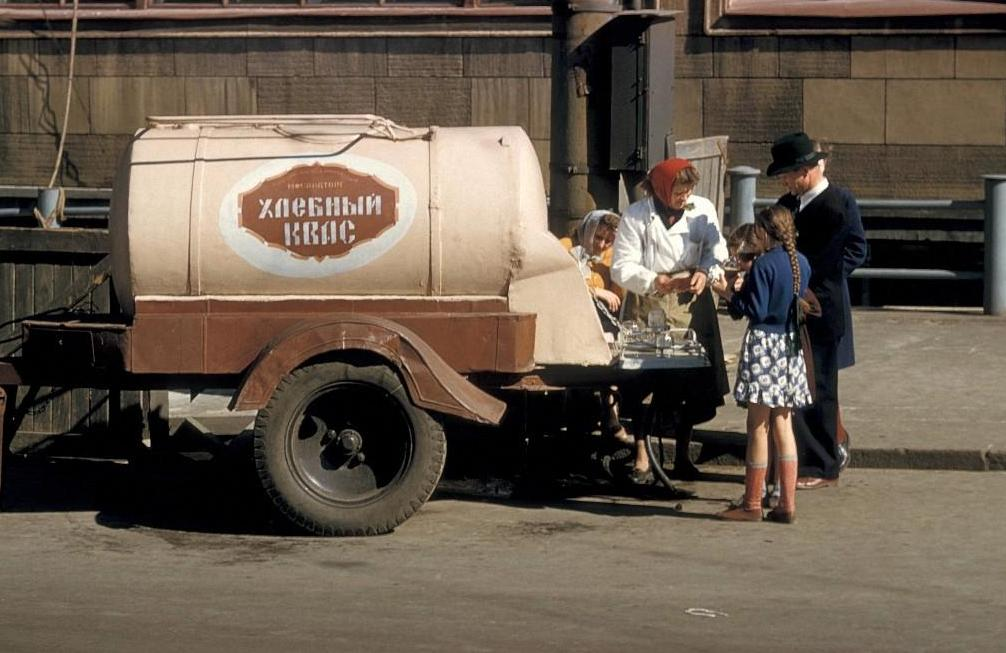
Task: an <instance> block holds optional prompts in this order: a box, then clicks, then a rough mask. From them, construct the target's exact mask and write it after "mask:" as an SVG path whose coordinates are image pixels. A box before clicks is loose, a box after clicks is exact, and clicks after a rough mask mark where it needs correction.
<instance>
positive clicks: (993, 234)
mask: <svg viewBox="0 0 1006 653" xmlns="http://www.w3.org/2000/svg"><path fill="white" fill-rule="evenodd" d="M727 174H728V175H729V179H730V211H729V213H728V215H727V216H725V219H724V226H725V227H736V226H737V225H740V224H744V223H745V222H753V221H754V212H755V209H756V208H761V207H765V206H771V205H772V204H774V203H775V199H765V198H758V197H757V196H756V194H757V180H758V175H760V174H761V171H760V170H758V169H757V168H752V167H749V166H738V167H735V168H730V169H729V170H727ZM983 179H984V190H985V199H984V200H981V201H958V200H941V199H933V200H908V199H860V200H857V202H858V204H859V208H860V210H870V209H908V210H936V211H946V212H948V213H950V212H962V211H969V212H973V211H982V212H983V227H984V229H983V232H984V239H983V242H984V244H985V260H984V266H983V270H982V271H981V272H975V271H962V270H948V269H940V268H873V267H867V268H860V269H858V270H856V271H855V272H853V273H852V277H853V278H858V279H909V280H951V281H974V280H981V281H982V282H983V285H984V293H983V309H984V312H985V313H986V314H987V315H1004V314H1006V175H984V176H983ZM726 218H729V219H726Z"/></svg>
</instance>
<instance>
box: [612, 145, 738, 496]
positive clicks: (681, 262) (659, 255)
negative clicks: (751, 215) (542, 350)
mask: <svg viewBox="0 0 1006 653" xmlns="http://www.w3.org/2000/svg"><path fill="white" fill-rule="evenodd" d="M698 181H699V172H698V170H697V169H696V168H695V166H693V165H692V164H691V162H690V161H688V160H687V159H677V158H675V159H668V160H666V161H663V162H661V163H659V164H657V165H656V166H654V168H653V169H652V170H650V172H649V174H648V175H647V179H646V182H645V186H644V188H645V190H646V191H648V197H645V198H644V199H641V200H639V201H638V202H635V203H634V204H632V205H631V206H629V208H628V209H626V211H625V214H624V215H623V216H622V221H621V224H620V226H619V229H618V235H617V237H616V238H615V245H614V250H615V251H614V256H613V260H612V266H611V278H612V280H613V281H614V282H615V283H617V284H618V285H619V286H621V287H623V288H625V290H626V291H628V292H627V293H626V297H625V301H624V302H623V304H622V319H623V320H641V321H642V322H643V323H646V322H647V317H648V315H649V314H650V311H651V310H653V309H656V308H660V309H662V310H663V311H664V314H665V315H666V318H667V326H670V327H676V328H682V327H688V328H691V329H693V330H694V331H695V334H696V336H697V338H698V340H699V342H700V343H701V344H702V345H703V346H704V347H705V349H706V353H707V354H708V356H709V362H710V366H709V367H708V368H704V369H699V370H694V371H691V372H689V373H687V374H686V373H682V374H680V375H676V377H675V378H676V380H677V381H678V382H676V383H675V384H674V387H673V388H661V389H660V390H661V394H660V396H661V398H662V400H664V401H673V402H675V403H678V404H679V405H678V406H677V407H676V409H675V413H676V415H677V420H676V425H675V431H676V433H675V444H676V446H675V463H674V470H673V472H672V476H673V477H676V478H680V479H686V480H687V479H694V478H696V477H697V476H698V469H697V468H696V467H695V466H694V464H692V462H691V459H690V458H689V456H688V447H689V444H690V442H691V438H692V428H693V427H694V426H695V425H696V424H699V423H701V422H705V421H708V420H710V419H712V418H713V417H715V416H716V408H717V407H719V406H722V405H723V396H724V395H726V394H727V393H728V392H729V391H730V385H729V381H728V380H727V373H726V365H725V364H724V362H723V344H722V342H721V341H720V331H719V322H718V320H717V317H716V303H715V300H714V299H713V295H712V292H711V291H710V289H709V281H710V280H711V279H716V278H719V277H721V276H722V275H723V268H722V265H723V262H724V261H725V260H726V258H727V256H728V253H727V244H726V240H725V239H724V238H723V234H722V232H721V231H720V224H719V220H718V218H717V216H716V208H715V207H714V206H713V203H712V202H710V201H709V200H708V199H706V198H704V197H699V196H697V195H693V194H692V191H693V190H694V188H695V185H696V184H697V183H698Z"/></svg>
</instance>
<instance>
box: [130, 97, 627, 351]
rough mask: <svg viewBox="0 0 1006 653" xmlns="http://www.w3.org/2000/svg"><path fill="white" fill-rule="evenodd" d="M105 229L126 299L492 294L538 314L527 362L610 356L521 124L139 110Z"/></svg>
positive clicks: (512, 306) (259, 299)
mask: <svg viewBox="0 0 1006 653" xmlns="http://www.w3.org/2000/svg"><path fill="white" fill-rule="evenodd" d="M111 238H112V256H113V277H114V282H115V289H116V294H117V296H118V299H119V302H120V305H121V306H122V307H123V309H124V310H125V311H126V312H127V313H130V314H131V313H132V311H133V310H134V307H135V300H136V299H137V298H143V299H145V300H157V299H162V298H163V299H171V300H179V299H186V298H192V299H200V298H205V297H223V298H227V299H247V300H248V301H256V302H263V301H266V302H267V301H276V300H278V299H289V298H291V297H311V298H324V297H340V298H345V297H375V296H382V297H402V298H412V297H416V298H429V297H441V298H444V300H445V301H448V300H450V299H452V298H472V297H506V298H507V299H508V305H509V307H510V310H512V311H515V312H528V313H535V314H536V315H537V318H536V331H535V360H536V362H537V363H539V364H607V363H608V362H610V360H611V355H610V352H609V348H608V346H607V344H606V343H605V341H604V338H603V334H602V331H601V328H600V323H599V322H598V320H597V316H596V314H595V312H594V309H593V305H592V303H591V301H590V298H589V295H588V293H587V291H586V288H585V286H584V283H583V280H582V279H581V278H580V275H579V272H578V270H577V267H576V265H575V263H574V262H573V260H572V259H571V258H570V257H569V255H568V254H567V253H566V252H565V250H564V249H563V248H562V246H561V245H560V244H559V243H558V241H557V240H556V239H555V238H554V237H553V236H552V235H551V234H550V233H549V232H548V229H547V216H546V205H545V191H544V187H543V184H542V179H541V171H540V168H539V165H538V160H537V157H536V155H535V152H534V148H533V147H532V145H531V142H530V140H529V139H528V137H527V135H526V134H525V133H524V132H523V130H521V129H520V128H519V127H471V128H436V127H431V128H423V129H408V128H404V127H401V126H398V125H395V124H394V123H392V122H390V121H387V120H385V119H383V118H379V117H376V116H224V117H172V118H154V119H151V122H150V126H149V127H148V128H147V129H144V130H141V131H139V132H138V133H137V134H136V136H135V138H134V139H133V140H132V142H131V144H130V146H129V148H128V149H127V151H126V153H125V155H124V157H123V159H122V161H121V163H120V167H119V171H118V175H117V178H116V181H115V184H114V193H113V198H112V217H111Z"/></svg>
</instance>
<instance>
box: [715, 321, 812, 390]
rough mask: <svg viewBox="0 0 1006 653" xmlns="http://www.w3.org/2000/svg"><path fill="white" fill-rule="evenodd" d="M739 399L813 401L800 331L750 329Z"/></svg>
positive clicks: (740, 372)
mask: <svg viewBox="0 0 1006 653" xmlns="http://www.w3.org/2000/svg"><path fill="white" fill-rule="evenodd" d="M734 399H736V400H737V403H738V404H740V405H742V406H746V405H747V404H749V403H750V404H761V405H763V406H770V407H772V408H802V407H803V406H807V405H809V404H810V403H811V401H812V400H811V396H810V386H809V385H808V384H807V364H806V363H805V362H804V360H803V353H802V352H801V351H800V343H799V340H798V339H797V336H796V334H792V333H768V332H765V331H762V330H761V329H748V330H747V331H746V332H745V333H744V341H743V343H742V344H741V357H740V362H739V363H738V365H737V383H736V385H734Z"/></svg>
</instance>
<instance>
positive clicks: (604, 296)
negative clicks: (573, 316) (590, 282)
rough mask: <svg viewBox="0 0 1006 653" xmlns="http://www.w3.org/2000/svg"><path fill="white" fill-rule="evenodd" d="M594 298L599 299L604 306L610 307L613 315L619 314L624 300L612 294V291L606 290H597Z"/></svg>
mask: <svg viewBox="0 0 1006 653" xmlns="http://www.w3.org/2000/svg"><path fill="white" fill-rule="evenodd" d="M594 297H597V298H598V299H600V300H601V301H602V302H604V305H605V306H607V307H608V310H609V311H611V312H612V313H615V314H616V315H617V314H618V308H619V307H620V306H621V305H622V299H621V298H620V297H619V296H618V295H616V294H615V293H613V292H611V291H610V290H605V289H604V288H595V289H594Z"/></svg>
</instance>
